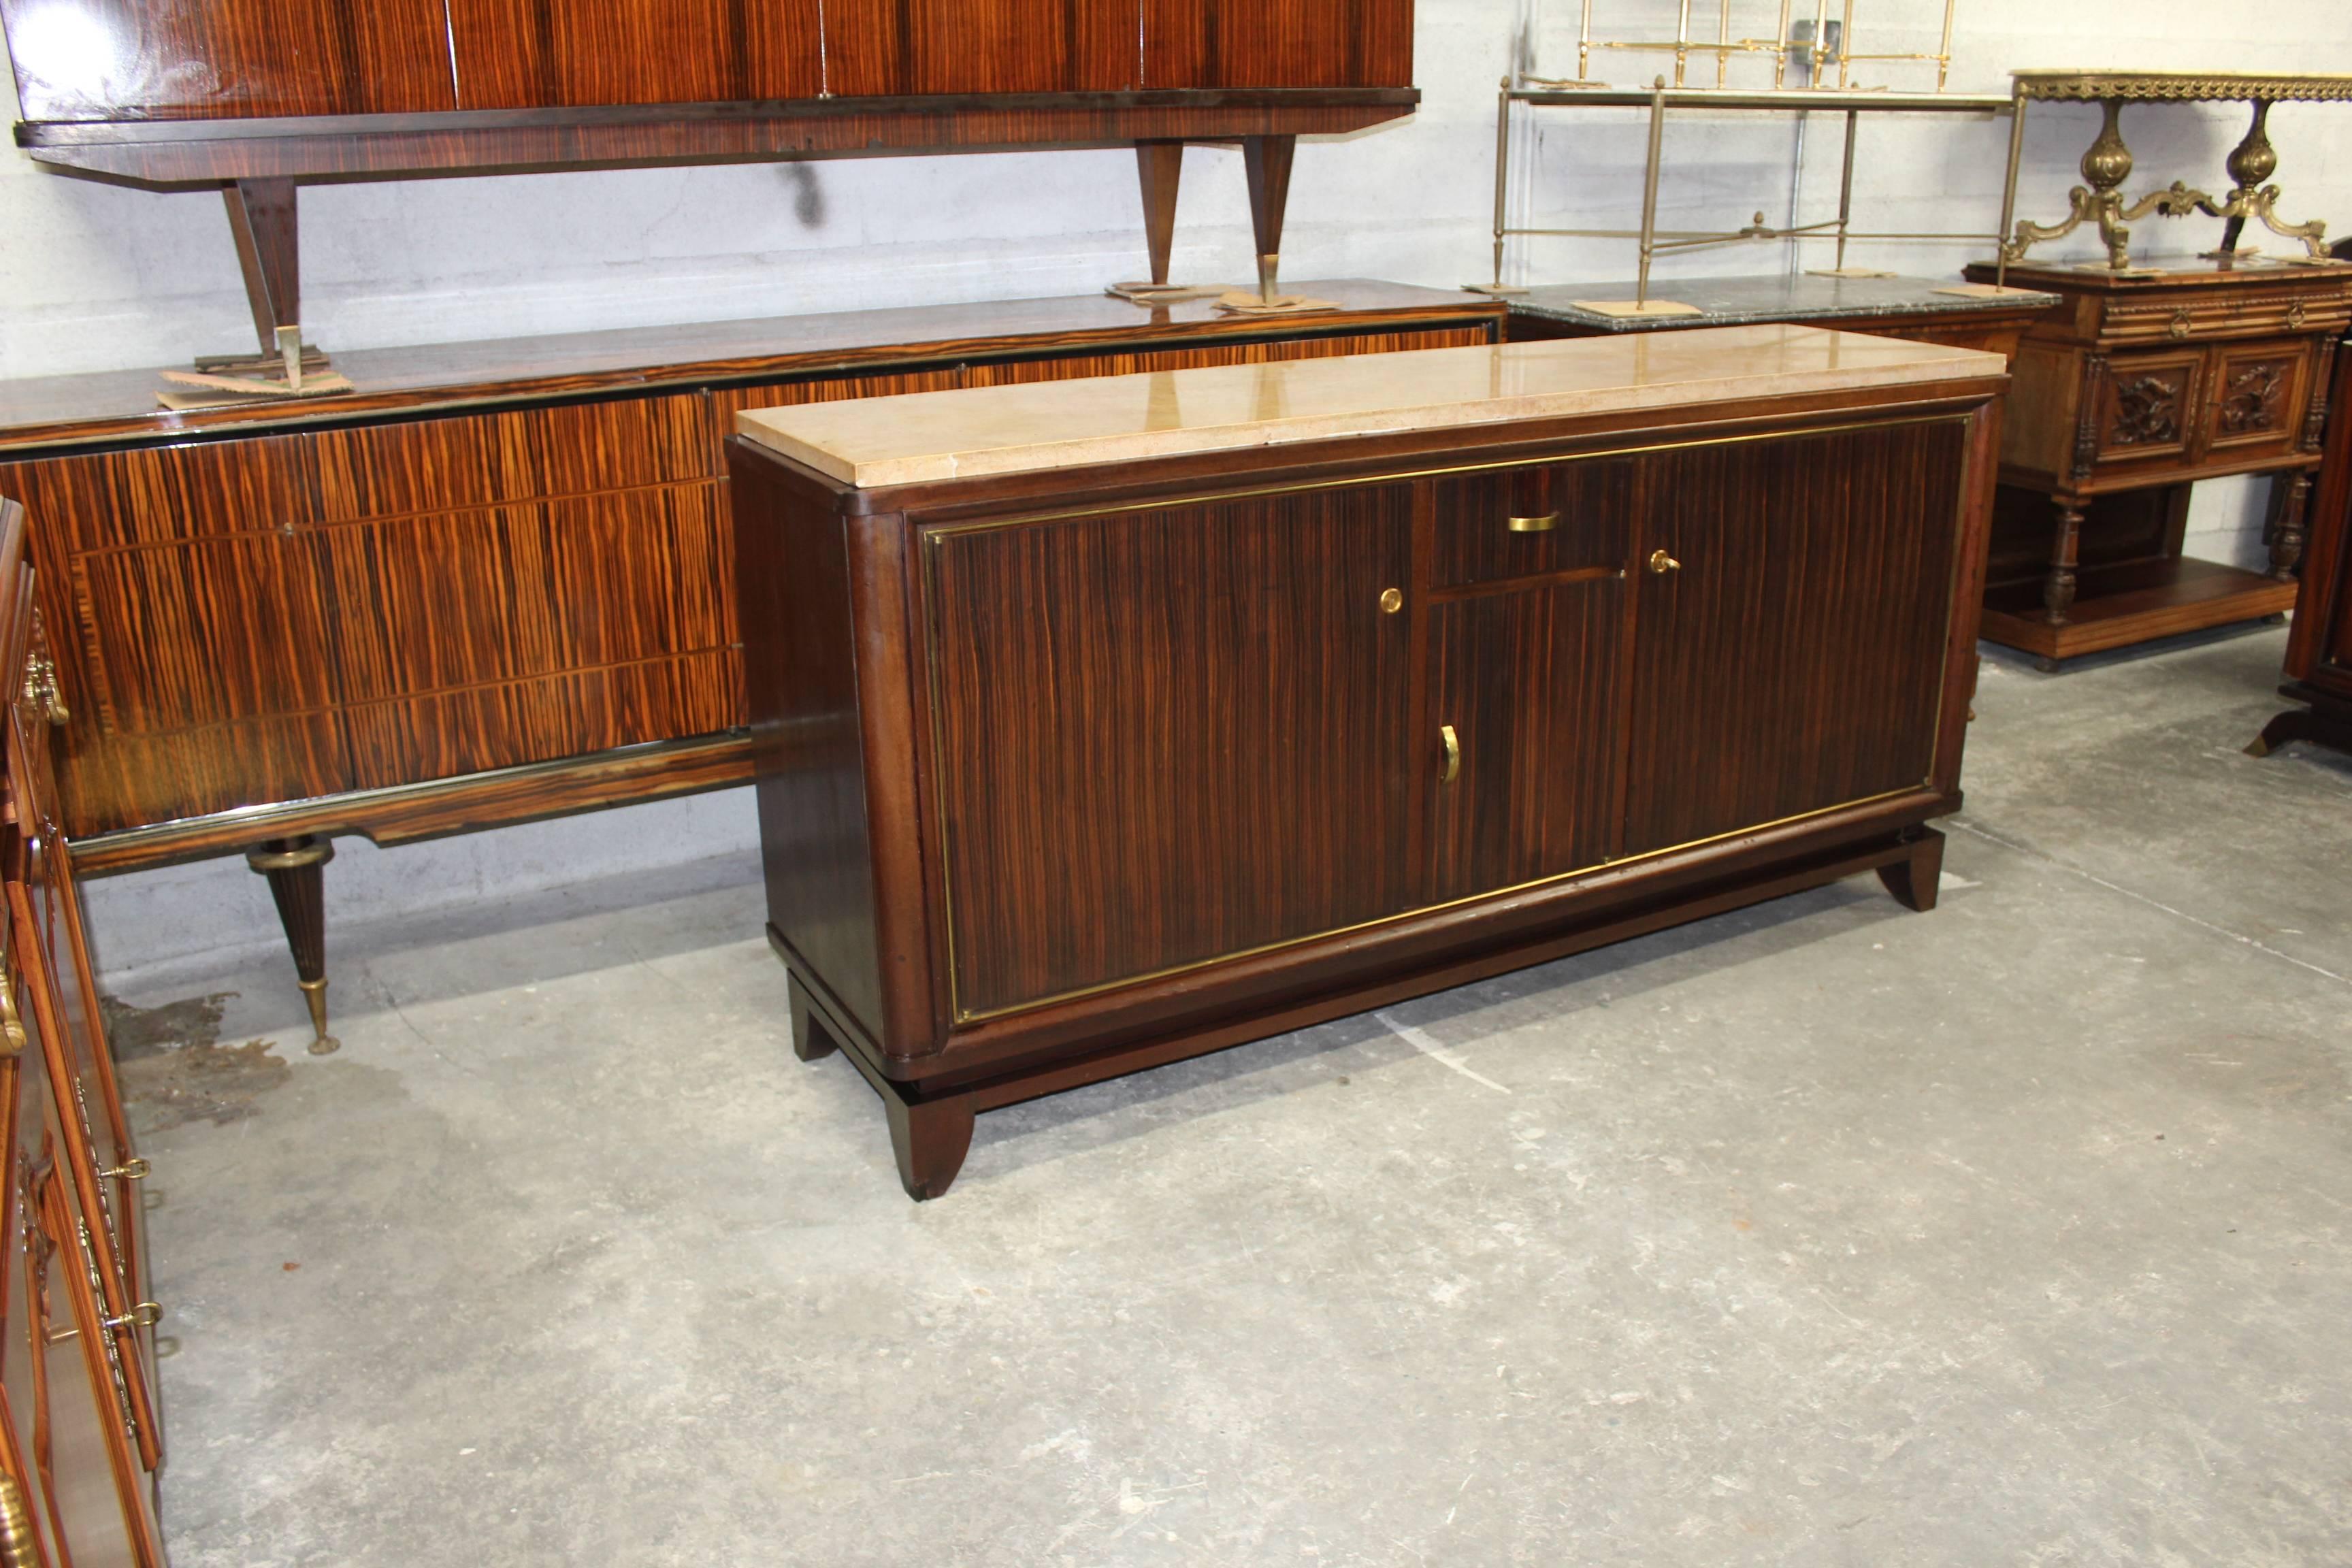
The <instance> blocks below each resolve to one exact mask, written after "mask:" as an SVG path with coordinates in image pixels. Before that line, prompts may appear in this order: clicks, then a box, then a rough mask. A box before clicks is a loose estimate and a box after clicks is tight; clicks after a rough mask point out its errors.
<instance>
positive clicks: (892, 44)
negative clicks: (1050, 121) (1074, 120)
mask: <svg viewBox="0 0 2352 1568" xmlns="http://www.w3.org/2000/svg"><path fill="white" fill-rule="evenodd" d="M1141 31H1142V18H1141V15H1140V12H1139V0H825V6H824V44H825V83H826V86H827V87H828V88H829V89H831V90H832V91H833V92H835V93H837V94H840V95H843V96H845V97H853V98H862V97H877V96H881V97H887V96H898V95H901V94H920V93H944V92H959V93H961V92H988V93H1001V92H1121V91H1127V90H1129V89H1133V88H1134V87H1136V86H1137V85H1138V81H1139V76H1140V74H1141V69H1142V61H1141V58H1140V54H1141V42H1140V39H1141Z"/></svg>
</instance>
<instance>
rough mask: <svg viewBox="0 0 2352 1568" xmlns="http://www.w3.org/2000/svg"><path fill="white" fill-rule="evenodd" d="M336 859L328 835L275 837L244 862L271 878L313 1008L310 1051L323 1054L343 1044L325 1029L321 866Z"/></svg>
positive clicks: (304, 993)
mask: <svg viewBox="0 0 2352 1568" xmlns="http://www.w3.org/2000/svg"><path fill="white" fill-rule="evenodd" d="M333 858H335V847H334V845H333V844H331V842H329V841H328V840H326V839H324V838H307V837H306V838H273V839H271V840H270V841H269V842H268V843H267V844H265V845H263V846H262V847H260V848H258V849H255V850H251V851H249V852H247V855H246V858H245V863H246V864H247V865H248V866H250V867H252V868H254V869H255V870H257V871H258V872H260V873H261V874H262V875H263V876H264V877H266V878H268V879H269V896H270V897H271V898H272V899H274V900H277V902H278V924H279V925H281V926H284V927H285V928H286V945H287V946H288V947H289V948H291V949H293V950H294V975H295V979H296V980H297V982H298V983H299V984H300V985H301V987H302V1000H303V1001H305V1002H307V1003H309V1004H310V1028H311V1034H312V1038H311V1040H310V1054H311V1055H312V1056H314V1057H323V1056H326V1055H328V1054H329V1053H331V1052H333V1051H336V1050H339V1049H341V1047H342V1042H341V1041H340V1040H338V1039H336V1038H335V1037H333V1036H331V1035H330V1034H328V1033H327V884H326V877H325V875H324V872H323V868H324V867H325V866H326V864H327V862H328V861H330V860H331V859H333Z"/></svg>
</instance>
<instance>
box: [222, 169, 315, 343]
mask: <svg viewBox="0 0 2352 1568" xmlns="http://www.w3.org/2000/svg"><path fill="white" fill-rule="evenodd" d="M298 190H299V187H298V186H297V185H296V184H294V182H293V181H291V180H238V181H236V182H235V183H234V184H229V185H226V186H224V187H223V188H222V191H221V194H222V195H223V196H225V197H226V199H227V201H228V226H229V232H230V233H231V234H233V235H235V236H236V259H237V265H238V266H239V267H240V268H243V269H244V272H245V293H246V300H247V303H248V304H249V305H251V306H252V308H253V331H254V335H255V336H256V337H257V338H259V339H260V340H261V355H262V358H264V359H265V360H267V359H275V360H277V361H278V362H279V363H280V364H281V365H282V366H283V368H284V370H285V373H286V378H287V380H288V381H289V383H290V384H293V385H295V386H298V387H299V386H300V385H301V384H302V245H301V238H300V232H301V231H300V226H299V217H298V216H297V207H296V193H297V191H298Z"/></svg>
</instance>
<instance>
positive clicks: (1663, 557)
mask: <svg viewBox="0 0 2352 1568" xmlns="http://www.w3.org/2000/svg"><path fill="white" fill-rule="evenodd" d="M1682 569H1683V563H1681V562H1679V561H1677V560H1675V558H1674V557H1673V556H1671V555H1669V554H1667V553H1666V552H1664V551H1663V550H1653V551H1651V552H1650V570H1651V571H1653V572H1654V573H1656V574H1658V575H1659V576H1661V577H1663V576H1664V575H1665V574H1667V573H1669V572H1679V571H1681V570H1682Z"/></svg>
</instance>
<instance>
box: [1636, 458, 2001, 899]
mask: <svg viewBox="0 0 2352 1568" xmlns="http://www.w3.org/2000/svg"><path fill="white" fill-rule="evenodd" d="M1961 450H1962V432H1961V430H1960V427H1959V426H1958V424H1956V423H1942V424H1937V425H1932V426H1910V427H1903V428H1898V429H1894V430H1861V431H1853V432H1847V433H1841V434H1836V435H1828V436H1815V437H1807V438H1805V439H1803V440H1792V441H1781V442H1769V443H1758V444H1744V445H1732V446H1720V447H1701V448H1696V449H1694V450H1690V451H1685V452H1676V453H1671V454H1667V455H1665V456H1664V457H1663V458H1660V459H1659V460H1658V471H1657V476H1656V479H1655V485H1656V488H1655V489H1654V492H1653V494H1654V500H1653V503H1652V506H1651V508H1650V509H1649V515H1648V516H1647V518H1646V519H1645V521H1644V525H1643V528H1642V530H1641V531H1640V534H1639V536H1638V537H1637V538H1636V540H1635V542H1634V547H1633V552H1634V555H1635V556H1636V558H1637V559H1638V558H1641V557H1643V556H1646V555H1647V554H1648V552H1650V551H1651V550H1654V549H1664V550H1666V551H1668V552H1670V553H1671V555H1672V556H1673V557H1674V558H1675V559H1676V560H1679V561H1680V562H1681V563H1682V566H1681V569H1680V570H1678V571H1673V572H1668V573H1664V574H1651V573H1648V572H1647V571H1646V570H1645V571H1644V573H1643V578H1644V580H1643V584H1642V589H1641V605H1640V608H1639V610H1638V612H1637V614H1638V616H1639V628H1638V631H1637V633H1636V637H1635V653H1634V663H1633V729H1632V733H1631V737H1630V741H1631V745H1632V752H1631V756H1632V763H1631V770H1632V771H1631V773H1630V775H1629V779H1628V792H1627V795H1628V803H1629V804H1628V810H1627V816H1626V826H1625V839H1624V850H1625V852H1626V853H1628V854H1640V853H1643V852H1646V851H1649V850H1654V849H1659V848H1663V847H1666V846H1669V845H1675V844H1686V843H1690V842H1693V841H1694V840H1697V839H1703V838H1707V837H1713V836H1715V835H1717V834H1722V833H1729V832H1732V831H1734V830H1736V829H1738V828H1742V827H1748V826H1754V825H1755V824H1758V823H1765V822H1774V821H1779V820H1780V819H1781V818H1784V817H1790V816H1798V815H1800V814H1801V813H1806V812H1812V811H1819V810H1822V809H1823V808H1825V807H1829V806H1833V805H1841V804H1843V803H1845V802H1848V801H1857V800H1864V799H1867V798H1869V797H1870V796H1873V795H1879V794H1883V793H1885V792H1887V791H1890V790H1898V789H1904V788H1906V787H1917V786H1919V785H1920V784H1923V783H1924V782H1925V781H1926V780H1927V775H1928V771H1929V768H1930V766H1931V764H1932V763H1933V762H1934V756H1935V745H1936V721H1937V704H1938V698H1939V695H1940V694H1939V692H1938V690H1937V683H1936V680H1935V679H1934V677H1935V675H1936V673H1937V671H1938V670H1939V669H1940V668H1942V666H1943V660H1944V637H1945V631H1946V627H1947V626H1948V623H1949V620H1950V616H1951V608H1950V602H1949V600H1950V594H1951V587H1952V572H1953V564H1954V555H1953V552H1954V550H1955V548H1956V545H1957V543H1958V535H1959V529H1958V525H1957V523H1956V521H1955V516H1954V514H1955V512H1956V511H1957V510H1958V502H1959V495H1960V460H1961ZM1692 734H1705V735H1709V736H1712V737H1714V738H1715V740H1716V742H1717V748H1718V749H1716V750H1714V751H1712V752H1710V756H1709V759H1708V762H1707V763H1706V765H1705V766H1694V765H1692V763H1691V759H1690V758H1689V756H1688V755H1687V753H1686V752H1685V751H1683V750H1681V749H1680V748H1682V747H1683V746H1684V745H1685V744H1686V742H1685V740H1684V739H1683V738H1684V737H1687V736H1689V735H1692Z"/></svg>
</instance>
